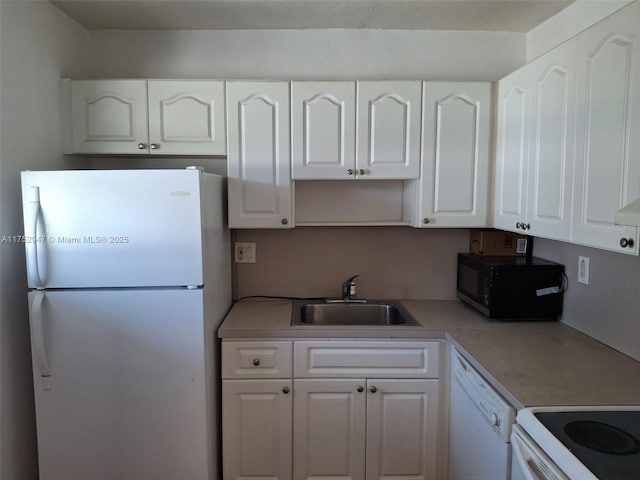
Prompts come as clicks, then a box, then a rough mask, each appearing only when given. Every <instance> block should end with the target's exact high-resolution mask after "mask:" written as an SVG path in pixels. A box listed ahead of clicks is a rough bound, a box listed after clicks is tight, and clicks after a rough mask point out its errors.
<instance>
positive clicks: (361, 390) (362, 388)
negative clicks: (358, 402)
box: [357, 385, 364, 393]
mask: <svg viewBox="0 0 640 480" xmlns="http://www.w3.org/2000/svg"><path fill="white" fill-rule="evenodd" d="M357 390H358V392H359V393H362V392H364V387H363V386H362V385H358V388H357Z"/></svg>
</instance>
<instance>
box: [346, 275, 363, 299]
mask: <svg viewBox="0 0 640 480" xmlns="http://www.w3.org/2000/svg"><path fill="white" fill-rule="evenodd" d="M359 276H360V275H354V276H353V277H349V278H347V279H346V280H345V281H344V283H343V284H342V300H343V301H345V302H351V301H353V300H354V299H355V297H356V278H358V277H359Z"/></svg>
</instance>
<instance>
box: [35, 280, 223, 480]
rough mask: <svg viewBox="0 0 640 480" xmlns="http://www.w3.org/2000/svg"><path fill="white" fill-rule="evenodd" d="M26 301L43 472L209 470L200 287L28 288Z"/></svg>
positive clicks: (202, 475) (174, 479) (186, 475)
mask: <svg viewBox="0 0 640 480" xmlns="http://www.w3.org/2000/svg"><path fill="white" fill-rule="evenodd" d="M29 306H30V312H29V313H30V319H31V328H32V349H33V369H34V381H35V388H34V391H35V400H36V418H37V431H38V432H37V433H38V456H39V465H40V478H41V480H69V479H72V478H78V479H81V478H82V479H91V480H114V479H118V480H157V479H166V480H183V479H189V480H211V479H212V478H214V471H215V466H214V465H215V461H214V457H213V447H212V446H211V445H212V442H213V441H215V439H212V438H210V435H211V430H212V429H211V428H209V426H210V425H209V424H210V423H211V422H213V421H214V420H212V419H211V417H212V412H213V408H214V407H215V406H214V405H213V402H214V401H215V399H211V398H210V399H207V380H208V379H207V376H208V375H210V374H211V371H210V369H207V367H206V362H205V357H206V356H207V350H208V349H209V348H210V346H209V345H205V342H209V341H210V342H211V343H213V335H211V336H210V338H209V336H208V335H206V336H205V334H204V331H205V326H204V318H205V317H204V316H203V290H202V289H197V290H188V289H158V290H154V289H139V290H128V289H110V290H91V289H85V290H76V291H73V290H57V291H31V292H29ZM208 431H209V432H208ZM208 435H209V436H208Z"/></svg>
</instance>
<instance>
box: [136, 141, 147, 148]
mask: <svg viewBox="0 0 640 480" xmlns="http://www.w3.org/2000/svg"><path fill="white" fill-rule="evenodd" d="M146 148H147V144H146V143H142V142H140V143H139V144H138V150H145V149H146Z"/></svg>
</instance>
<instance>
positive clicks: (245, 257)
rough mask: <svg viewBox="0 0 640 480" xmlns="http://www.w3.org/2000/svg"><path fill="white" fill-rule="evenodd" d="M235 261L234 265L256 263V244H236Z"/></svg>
mask: <svg viewBox="0 0 640 480" xmlns="http://www.w3.org/2000/svg"><path fill="white" fill-rule="evenodd" d="M235 261H236V263H256V243H255V242H236V243H235Z"/></svg>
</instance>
